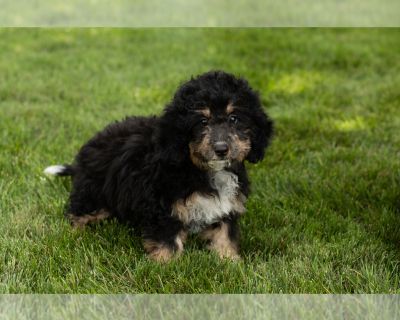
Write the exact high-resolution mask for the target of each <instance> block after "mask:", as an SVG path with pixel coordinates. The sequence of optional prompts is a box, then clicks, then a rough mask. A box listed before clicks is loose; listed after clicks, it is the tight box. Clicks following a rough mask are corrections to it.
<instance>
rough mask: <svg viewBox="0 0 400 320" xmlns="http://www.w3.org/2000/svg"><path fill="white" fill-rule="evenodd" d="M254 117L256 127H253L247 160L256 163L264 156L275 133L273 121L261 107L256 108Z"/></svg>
mask: <svg viewBox="0 0 400 320" xmlns="http://www.w3.org/2000/svg"><path fill="white" fill-rule="evenodd" d="M252 118H253V123H254V127H253V128H252V129H251V150H250V152H249V154H248V155H247V160H248V161H249V162H252V163H256V162H259V161H261V160H262V159H263V158H264V154H265V149H266V148H267V146H268V145H269V143H270V141H271V138H272V135H273V122H272V120H271V119H269V118H268V116H267V115H266V114H265V113H264V111H263V110H262V109H261V107H260V108H257V109H256V110H255V112H254V114H253V117H252Z"/></svg>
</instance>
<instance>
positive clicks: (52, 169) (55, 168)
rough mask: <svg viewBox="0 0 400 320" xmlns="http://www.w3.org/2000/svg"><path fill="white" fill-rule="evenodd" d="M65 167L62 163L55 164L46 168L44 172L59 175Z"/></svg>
mask: <svg viewBox="0 0 400 320" xmlns="http://www.w3.org/2000/svg"><path fill="white" fill-rule="evenodd" d="M64 170H65V167H64V166H62V165H55V166H50V167H47V168H46V169H44V171H43V173H44V174H48V175H51V176H56V175H59V174H60V173H62V172H64Z"/></svg>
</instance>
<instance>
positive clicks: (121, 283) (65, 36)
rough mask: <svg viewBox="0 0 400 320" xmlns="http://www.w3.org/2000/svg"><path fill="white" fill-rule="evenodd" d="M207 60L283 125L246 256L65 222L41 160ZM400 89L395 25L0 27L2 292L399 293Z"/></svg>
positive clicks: (156, 107)
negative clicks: (168, 248)
mask: <svg viewBox="0 0 400 320" xmlns="http://www.w3.org/2000/svg"><path fill="white" fill-rule="evenodd" d="M215 68H217V69H224V70H227V71H230V72H234V73H235V74H240V75H243V76H245V77H246V78H248V80H249V81H250V83H251V84H252V86H253V87H254V88H257V89H258V90H259V91H260V93H261V95H262V99H263V103H264V105H265V107H266V110H268V112H269V114H270V115H271V117H272V118H273V119H274V120H275V122H276V136H275V139H274V141H273V144H272V146H271V148H270V149H269V150H268V152H267V156H266V158H265V160H264V161H263V162H261V163H259V164H257V165H253V166H250V165H249V166H248V168H249V173H250V176H251V180H252V195H251V197H250V199H249V201H248V206H247V207H248V212H247V213H246V214H245V216H244V217H243V219H242V221H241V228H242V256H243V257H244V259H243V262H240V263H232V262H228V261H220V260H219V259H218V258H217V257H216V256H214V255H213V254H211V253H209V252H207V251H206V250H205V249H204V248H203V247H202V246H201V243H199V242H198V241H196V240H195V239H191V240H190V241H189V243H188V245H187V249H186V251H185V253H184V255H183V256H182V257H181V258H179V259H178V260H176V261H173V262H171V263H170V264H167V265H158V264H156V263H154V262H151V261H149V260H148V259H147V258H146V257H145V255H144V251H143V249H142V247H141V244H140V240H139V239H138V238H136V237H134V236H133V235H132V234H131V233H130V231H129V230H128V229H127V228H126V227H124V226H121V225H118V224H117V223H116V222H114V221H111V222H107V223H105V224H103V225H100V226H95V227H91V228H88V229H86V230H84V231H81V232H80V231H73V230H71V228H70V226H69V225H68V223H67V222H66V221H65V220H64V219H63V208H64V204H65V202H66V200H67V197H68V191H69V188H70V183H69V181H68V180H67V179H48V178H45V177H44V176H43V175H42V170H43V169H44V167H46V166H47V165H50V164H57V163H64V162H71V160H72V159H73V156H74V154H75V153H76V151H77V150H78V148H79V147H80V146H81V145H82V144H83V143H84V142H85V141H86V140H87V139H88V138H90V137H91V136H92V135H93V134H94V133H95V132H96V131H97V130H100V129H101V128H102V127H103V126H104V125H106V124H107V123H109V122H111V121H113V120H116V119H121V118H122V117H124V116H125V115H128V114H131V115H148V114H158V113H160V112H161V110H162V108H163V105H164V104H165V103H167V102H168V101H169V99H170V98H171V95H172V94H173V92H174V90H175V88H176V87H177V86H178V85H179V83H181V82H182V81H184V80H186V79H187V78H188V77H190V76H191V75H195V74H198V73H201V72H204V71H207V70H209V69H215ZM399 88H400V30H399V29H264V30H262V29H160V30H154V29H140V30H133V29H132V30H129V29H125V30H115V29H114V30H110V29H85V30H79V29H70V30H65V29H53V30H49V29H47V30H46V29H20V30H18V29H0V150H1V152H0V292H2V293H7V292H12V293H17V292H18V293H39V292H40V293H120V292H129V293H138V292H146V293H154V292H162V293H178V292H179V293H272V292H284V293H297V292H299V293H300V292H301V293H377V292H380V293H400V265H399V261H400V158H399V146H400V134H399V127H400V110H399V107H400V89H399Z"/></svg>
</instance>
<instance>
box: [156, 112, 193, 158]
mask: <svg viewBox="0 0 400 320" xmlns="http://www.w3.org/2000/svg"><path fill="white" fill-rule="evenodd" d="M185 117H186V111H185V110H182V109H178V108H176V107H175V106H174V105H170V106H168V107H167V108H166V109H165V112H164V114H163V115H162V116H161V117H160V122H159V131H158V147H159V151H158V158H159V159H160V160H162V161H165V162H169V163H171V164H179V163H181V162H182V161H184V160H185V159H186V158H187V157H188V155H189V135H188V132H187V128H186V121H185Z"/></svg>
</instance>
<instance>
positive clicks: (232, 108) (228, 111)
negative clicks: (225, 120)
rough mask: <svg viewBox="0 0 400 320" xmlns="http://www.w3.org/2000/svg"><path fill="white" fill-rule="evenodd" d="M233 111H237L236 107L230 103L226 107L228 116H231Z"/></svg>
mask: <svg viewBox="0 0 400 320" xmlns="http://www.w3.org/2000/svg"><path fill="white" fill-rule="evenodd" d="M233 111H235V108H234V106H233V104H232V103H229V104H228V105H227V106H226V114H231V113H232V112H233Z"/></svg>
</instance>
